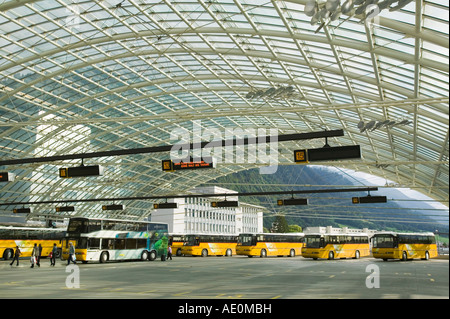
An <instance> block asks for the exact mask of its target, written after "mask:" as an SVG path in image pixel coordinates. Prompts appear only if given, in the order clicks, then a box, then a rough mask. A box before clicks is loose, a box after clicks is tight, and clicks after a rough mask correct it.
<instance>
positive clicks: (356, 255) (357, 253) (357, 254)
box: [355, 250, 360, 259]
mask: <svg viewBox="0 0 450 319" xmlns="http://www.w3.org/2000/svg"><path fill="white" fill-rule="evenodd" d="M359 257H360V254H359V250H357V251H355V259H359Z"/></svg>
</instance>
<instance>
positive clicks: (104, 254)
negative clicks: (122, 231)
mask: <svg viewBox="0 0 450 319" xmlns="http://www.w3.org/2000/svg"><path fill="white" fill-rule="evenodd" d="M108 260H109V254H108V252H106V251H104V252H102V254H101V255H100V262H101V263H105V262H107V261H108Z"/></svg>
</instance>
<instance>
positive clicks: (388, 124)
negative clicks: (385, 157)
mask: <svg viewBox="0 0 450 319" xmlns="http://www.w3.org/2000/svg"><path fill="white" fill-rule="evenodd" d="M412 123H413V122H412V121H410V120H402V121H394V120H384V121H375V120H371V121H369V122H367V124H366V123H365V122H364V121H360V122H359V123H358V128H359V131H360V132H361V133H363V132H365V131H368V132H369V131H370V132H373V131H375V130H377V129H381V128H383V127H385V128H388V129H390V128H393V127H394V126H405V125H409V124H412Z"/></svg>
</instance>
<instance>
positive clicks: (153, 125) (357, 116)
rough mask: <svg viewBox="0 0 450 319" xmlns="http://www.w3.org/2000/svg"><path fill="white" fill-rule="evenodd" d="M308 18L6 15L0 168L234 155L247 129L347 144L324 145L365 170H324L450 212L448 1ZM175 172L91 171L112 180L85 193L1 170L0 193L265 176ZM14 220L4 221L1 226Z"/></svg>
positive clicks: (77, 184) (283, 155) (124, 11)
mask: <svg viewBox="0 0 450 319" xmlns="http://www.w3.org/2000/svg"><path fill="white" fill-rule="evenodd" d="M329 1H330V4H331V2H333V1H332V0H329ZM307 2H308V1H307V0H285V1H274V0H273V1H260V0H160V1H150V2H148V1H143V0H114V1H113V0H106V1H85V0H33V1H25V0H4V1H1V2H0V159H2V160H9V159H26V158H39V157H48V156H54V155H65V154H81V153H89V152H100V151H110V150H127V149H135V148H143V147H152V146H162V145H169V144H174V143H176V142H177V141H180V139H182V138H185V137H186V136H190V139H189V140H190V141H191V142H192V141H193V140H194V137H196V136H198V134H199V132H201V134H203V135H204V136H209V140H211V139H212V138H211V136H213V137H214V138H219V139H225V138H226V137H227V132H229V131H230V130H236V129H237V128H241V129H243V130H245V129H247V130H250V132H251V130H253V132H256V133H260V135H264V134H266V135H268V133H270V132H276V133H277V134H280V135H281V134H291V133H307V132H314V131H324V130H336V129H342V130H344V132H345V134H344V136H343V137H336V138H329V139H328V144H330V145H331V146H340V145H354V144H356V145H361V151H362V158H361V160H352V161H339V162H332V163H324V165H333V166H339V167H346V168H349V169H353V170H356V171H361V172H366V173H369V174H373V175H376V176H380V177H382V178H385V179H386V180H389V181H392V182H394V183H395V184H397V185H401V186H406V187H414V189H416V190H418V191H420V192H422V193H423V194H426V195H428V196H430V197H432V198H433V199H435V200H438V201H441V202H442V203H443V204H445V205H447V206H448V189H449V184H448V183H449V170H448V168H449V166H448V164H449V161H448V155H449V99H448V93H449V91H448V87H449V86H448V84H449V83H448V81H449V63H448V59H449V41H448V40H449V37H448V36H449V31H448V30H449V28H448V27H449V25H448V24H449V21H448V16H449V7H448V1H444V0H424V1H412V2H410V1H408V0H400V2H398V1H391V2H392V4H391V8H392V9H391V10H389V8H386V9H384V10H381V12H380V14H379V15H377V16H375V17H374V18H373V19H371V20H370V19H367V20H364V19H363V18H362V17H363V15H362V14H356V15H354V16H348V15H345V14H342V15H340V16H336V15H334V14H332V15H331V16H327V15H326V11H323V12H324V13H325V15H324V16H323V17H322V18H320V19H322V20H320V21H311V20H312V19H314V17H317V15H315V16H313V17H310V16H308V15H307V14H305V5H306V4H307ZM320 2H321V4H320V8H322V7H325V6H326V4H325V2H324V1H322V0H321V1H320ZM341 2H342V5H343V4H344V2H343V1H341ZM383 3H386V1H383ZM405 3H408V4H407V5H406V6H404V7H402V8H400V9H397V8H396V6H398V5H399V4H402V5H403V4H405ZM380 5H381V2H380ZM330 12H331V11H330ZM333 13H334V12H333ZM316 20H317V19H316ZM361 20H362V22H361ZM369 20H370V21H369ZM365 21H367V23H365ZM321 22H323V23H321ZM207 129H208V130H207ZM258 129H259V131H258ZM271 129H272V131H270V130H271ZM183 130H184V131H183ZM236 132H237V131H233V133H236ZM247 132H248V131H247ZM186 133H187V134H186ZM208 134H209V135H208ZM323 145H324V140H323V139H315V140H309V141H297V142H296V141H291V142H283V143H280V147H279V149H278V153H277V160H278V164H280V165H287V164H292V162H293V159H292V157H293V155H292V151H293V150H295V149H299V148H317V147H322V146H323ZM235 152H238V149H237V150H235ZM222 155H223V157H224V159H225V153H223V154H222ZM168 156H169V154H168V153H167V152H166V153H150V154H134V155H123V156H106V157H98V158H91V159H86V160H84V164H85V165H93V164H100V165H103V166H104V167H105V173H104V175H103V176H102V177H99V178H92V177H90V178H85V179H60V178H59V177H58V168H60V167H70V166H77V165H80V164H81V160H80V159H77V160H70V161H67V160H66V161H52V162H42V163H27V164H13V165H3V166H0V171H11V172H14V173H15V174H16V181H15V182H12V183H2V184H1V186H0V187H1V188H0V198H2V202H3V203H13V202H30V201H31V202H33V201H34V202H35V201H52V200H67V199H78V200H79V199H94V198H114V197H126V196H130V197H139V196H146V195H148V194H154V195H170V194H179V193H180V192H183V191H185V190H186V189H190V188H192V187H195V186H197V185H200V184H202V183H205V182H207V181H209V180H212V179H215V178H218V177H220V176H224V175H227V174H230V173H233V172H238V171H240V170H245V169H249V168H253V167H261V166H264V165H267V163H260V162H258V161H256V162H255V161H251V160H248V159H245V160H243V161H240V162H239V161H236V160H235V161H228V162H227V161H225V160H223V161H222V163H219V164H218V165H217V168H216V169H214V170H191V171H183V172H174V173H167V172H163V171H162V170H161V161H162V160H163V159H167V157H168ZM224 162H225V163H224ZM102 204H105V203H92V202H91V203H77V209H76V211H75V212H74V213H73V214H75V215H83V216H96V217H106V216H105V215H104V214H103V213H102V212H101V205H102ZM54 206H55V205H54V204H48V205H37V206H35V208H34V209H33V212H32V215H34V216H37V215H42V214H50V213H51V214H56V213H55V212H54ZM126 206H127V212H126V214H124V213H123V212H118V213H116V214H109V215H108V217H120V218H122V217H123V218H133V219H141V218H145V217H146V216H147V215H148V214H149V213H150V212H151V207H152V203H149V201H145V200H134V201H130V202H126ZM12 208H14V207H13V205H3V206H0V214H4V215H5V214H6V215H10V214H11V211H12ZM65 214H67V213H65ZM125 215H126V216H125Z"/></svg>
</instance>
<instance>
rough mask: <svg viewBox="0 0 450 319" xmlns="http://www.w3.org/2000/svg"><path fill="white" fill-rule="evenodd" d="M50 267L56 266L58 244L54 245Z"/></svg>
mask: <svg viewBox="0 0 450 319" xmlns="http://www.w3.org/2000/svg"><path fill="white" fill-rule="evenodd" d="M50 254H51V256H50V266H55V263H56V255H57V254H58V246H56V244H53V249H52V252H51V253H50Z"/></svg>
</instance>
